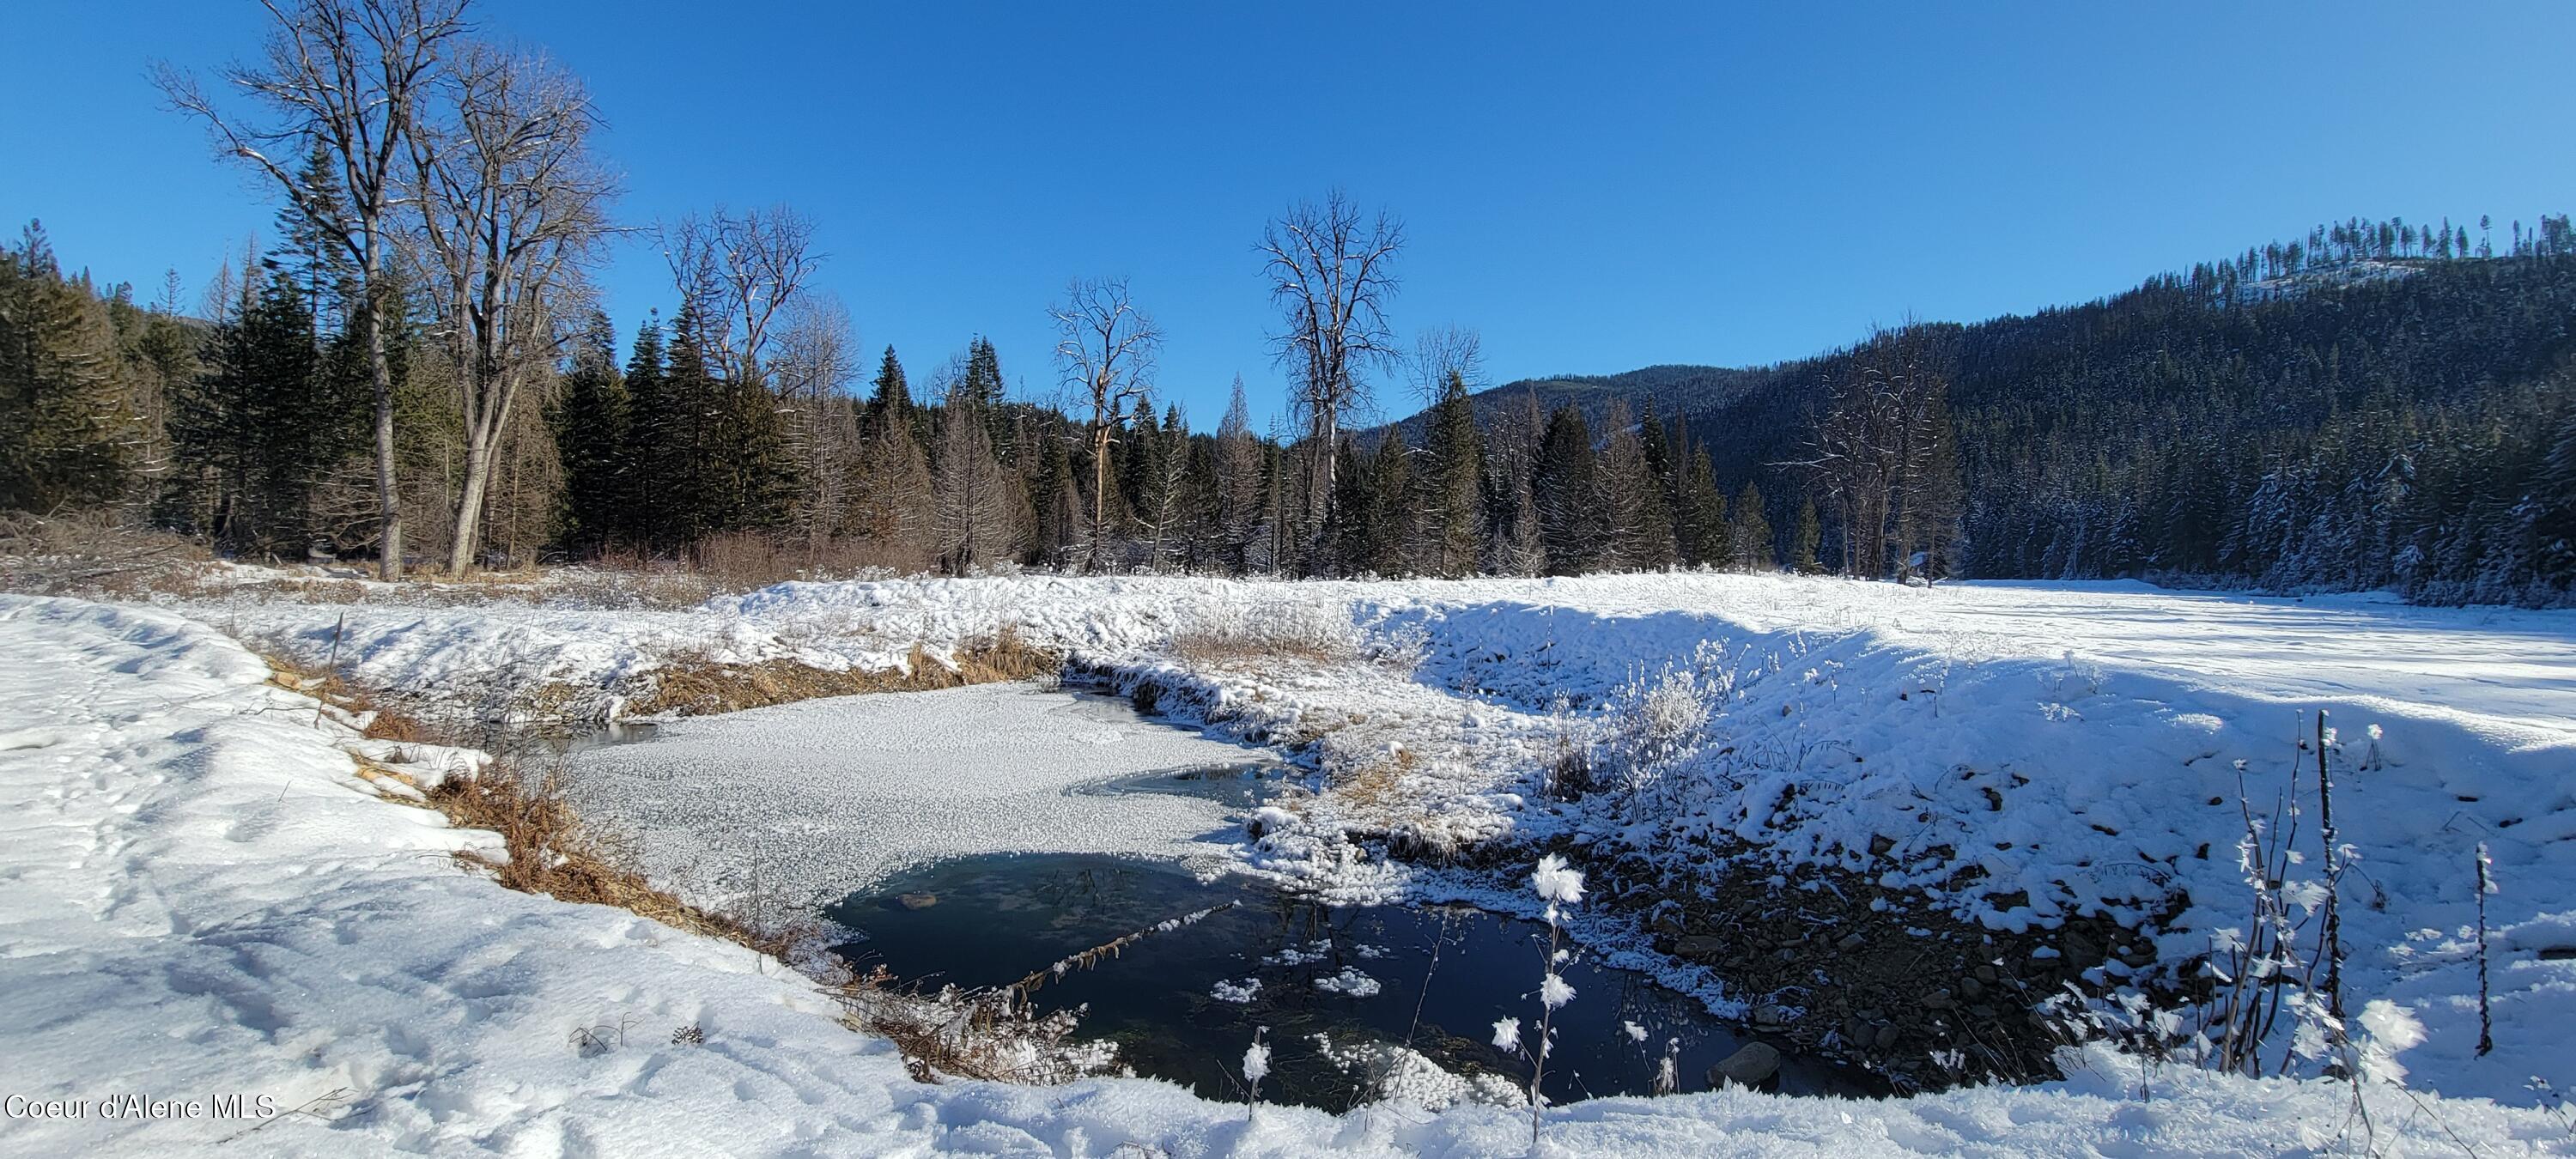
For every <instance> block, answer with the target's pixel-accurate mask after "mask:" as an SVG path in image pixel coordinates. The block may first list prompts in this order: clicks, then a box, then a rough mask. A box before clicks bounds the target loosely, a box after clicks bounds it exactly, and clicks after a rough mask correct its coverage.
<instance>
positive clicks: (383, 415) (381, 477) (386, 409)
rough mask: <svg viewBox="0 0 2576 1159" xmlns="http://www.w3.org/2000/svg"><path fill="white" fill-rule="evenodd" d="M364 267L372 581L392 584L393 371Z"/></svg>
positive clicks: (398, 549)
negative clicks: (372, 420) (376, 530)
mask: <svg viewBox="0 0 2576 1159" xmlns="http://www.w3.org/2000/svg"><path fill="white" fill-rule="evenodd" d="M367 267H368V268H367V270H366V278H365V280H364V282H363V283H362V285H363V286H364V292H365V293H366V295H367V315H366V316H367V370H368V375H369V377H371V378H372V379H374V386H375V394H376V499H377V501H378V503H380V504H381V505H382V510H383V520H382V526H383V533H382V534H381V535H380V536H379V537H378V540H379V543H380V547H379V549H378V552H377V556H376V578H378V579H381V580H384V581H385V582H387V583H392V582H394V581H396V580H400V579H401V578H402V570H403V533H402V499H401V497H400V496H399V495H397V494H395V492H394V371H393V366H392V364H390V363H388V362H387V361H386V360H385V308H384V304H383V303H382V302H379V301H377V300H376V291H377V282H376V270H375V263H374V262H373V261H370V262H368V263H367Z"/></svg>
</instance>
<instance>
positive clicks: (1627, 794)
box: [1595, 664, 1726, 815]
mask: <svg viewBox="0 0 2576 1159" xmlns="http://www.w3.org/2000/svg"><path fill="white" fill-rule="evenodd" d="M1725 695H1726V694H1725V691H1724V688H1723V685H1722V682H1720V681H1717V680H1714V679H1710V678H1708V677H1707V676H1705V675H1704V674H1703V672H1702V670H1701V669H1699V668H1697V667H1690V668H1681V667H1675V666H1673V665H1670V664H1667V665H1665V666H1664V670H1663V671H1662V672H1661V673H1658V674H1656V675H1655V676H1653V677H1641V678H1639V679H1636V680H1633V681H1630V682H1629V683H1627V684H1625V685H1622V686H1621V687H1620V688H1619V689H1618V691H1617V692H1616V693H1615V694H1613V696H1612V698H1611V710H1610V718H1611V720H1612V722H1613V723H1612V726H1611V729H1612V731H1611V733H1610V736H1609V737H1608V739H1607V740H1606V741H1605V742H1604V743H1603V745H1602V749H1603V753H1602V756H1603V758H1604V759H1603V760H1602V761H1601V763H1602V764H1604V765H1606V766H1608V770H1607V771H1610V772H1613V773H1615V775H1616V777H1617V781H1616V782H1615V783H1614V784H1613V785H1612V786H1611V787H1613V788H1616V789H1617V790H1618V791H1619V793H1620V795H1621V796H1622V797H1623V798H1624V800H1625V803H1626V805H1627V808H1628V811H1629V813H1631V814H1632V815H1634V814H1637V813H1641V812H1644V811H1647V810H1649V809H1651V808H1652V807H1653V805H1654V803H1655V799H1656V798H1658V797H1660V796H1661V795H1662V794H1661V792H1660V790H1661V789H1663V788H1664V783H1665V781H1666V779H1667V777H1668V776H1669V774H1670V773H1671V771H1672V769H1673V767H1674V766H1675V765H1676V764H1677V763H1679V762H1680V761H1682V760H1683V759H1685V758H1687V757H1689V756H1690V755H1691V754H1693V753H1695V752H1697V751H1699V749H1700V745H1701V740H1702V738H1703V737H1704V736H1705V735H1706V731H1707V729H1708V722H1709V718H1710V716H1711V715H1712V714H1713V713H1714V712H1715V710H1716V709H1717V708H1719V707H1721V706H1723V705H1724V703H1725ZM1595 777H1596V779H1606V778H1600V777H1599V774H1598V773H1596V774H1595Z"/></svg>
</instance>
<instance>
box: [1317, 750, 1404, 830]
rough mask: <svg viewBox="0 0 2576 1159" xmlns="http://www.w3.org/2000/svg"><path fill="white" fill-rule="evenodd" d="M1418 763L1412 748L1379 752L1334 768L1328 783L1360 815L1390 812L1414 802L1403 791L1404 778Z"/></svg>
mask: <svg viewBox="0 0 2576 1159" xmlns="http://www.w3.org/2000/svg"><path fill="white" fill-rule="evenodd" d="M1418 763H1419V758H1417V757H1415V756H1414V755H1413V750H1411V749H1401V750H1398V751H1396V752H1394V753H1391V754H1389V753H1379V754H1375V755H1373V756H1371V757H1370V758H1369V759H1367V760H1364V761H1360V762H1357V763H1354V764H1350V765H1346V766H1344V767H1342V768H1339V769H1334V770H1332V771H1331V772H1330V773H1329V774H1327V777H1326V785H1327V788H1328V790H1329V791H1330V792H1332V793H1333V794H1334V795H1335V796H1338V797H1340V798H1341V799H1342V801H1343V803H1344V804H1345V805H1346V806H1347V807H1348V808H1350V809H1351V810H1352V811H1353V812H1354V813H1356V814H1358V815H1361V816H1364V817H1370V816H1374V817H1385V816H1390V815H1393V814H1396V813H1399V812H1404V811H1406V806H1407V805H1408V804H1409V803H1410V802H1411V797H1410V795H1409V794H1407V793H1405V792H1404V778H1405V776H1406V775H1407V774H1409V773H1411V772H1412V771H1413V770H1414V766H1415V765H1416V764H1418Z"/></svg>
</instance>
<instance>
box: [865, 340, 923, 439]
mask: <svg viewBox="0 0 2576 1159" xmlns="http://www.w3.org/2000/svg"><path fill="white" fill-rule="evenodd" d="M874 385H875V387H876V393H875V394H873V395H871V396H869V398H868V423H869V429H870V430H871V431H881V430H884V429H885V427H886V425H887V424H889V423H904V424H910V423H911V422H912V421H913V418H912V388H911V387H910V386H908V385H906V384H905V383H904V380H903V363H902V362H901V361H898V360H897V359H896V358H895V356H894V347H892V346H888V347H886V348H885V357H884V358H883V359H881V360H879V361H878V363H877V377H876V381H875V383H874Z"/></svg>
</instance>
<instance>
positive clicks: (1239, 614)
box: [1170, 599, 1369, 670]
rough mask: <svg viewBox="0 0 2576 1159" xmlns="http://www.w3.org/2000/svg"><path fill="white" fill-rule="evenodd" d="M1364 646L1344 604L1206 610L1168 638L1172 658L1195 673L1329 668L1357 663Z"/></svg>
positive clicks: (1282, 603)
mask: <svg viewBox="0 0 2576 1159" xmlns="http://www.w3.org/2000/svg"><path fill="white" fill-rule="evenodd" d="M1368 644H1369V641H1368V637H1367V635H1366V634H1365V633H1363V632H1361V631H1360V630H1359V629H1358V628H1357V627H1355V626H1353V624H1352V623H1351V614H1350V608H1349V607H1348V605H1345V604H1338V603H1331V602H1324V603H1318V602H1316V601H1312V600H1300V599H1265V600H1257V601H1253V602H1249V603H1225V604H1213V605H1207V606H1203V607H1200V608H1197V609H1195V610H1194V612H1193V614H1192V615H1191V616H1190V617H1189V618H1188V619H1187V620H1186V621H1185V622H1184V623H1183V624H1182V625H1181V626H1180V627H1178V628H1177V629H1175V630H1174V631H1173V632H1172V635H1171V641H1170V649H1171V653H1172V658H1173V659H1174V660H1176V661H1178V662H1179V663H1181V664H1182V665H1183V666H1185V667H1188V668H1192V669H1198V670H1211V669H1212V670H1229V669H1231V670H1244V669H1260V668H1265V667H1268V666H1270V665H1274V664H1279V663H1292V664H1302V665H1307V666H1312V667H1328V666H1332V665H1338V664H1348V663H1350V662H1352V661H1354V660H1357V659H1359V658H1360V657H1361V655H1362V653H1363V650H1364V649H1366V648H1367V647H1368Z"/></svg>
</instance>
